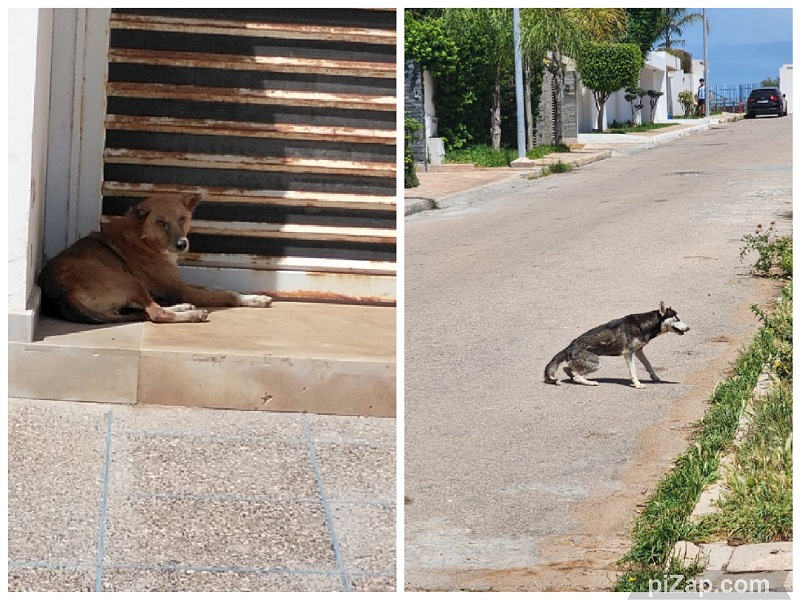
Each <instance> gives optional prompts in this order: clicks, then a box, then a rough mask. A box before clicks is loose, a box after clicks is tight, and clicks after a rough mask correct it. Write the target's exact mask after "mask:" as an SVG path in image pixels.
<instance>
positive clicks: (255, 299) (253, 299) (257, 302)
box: [239, 294, 272, 308]
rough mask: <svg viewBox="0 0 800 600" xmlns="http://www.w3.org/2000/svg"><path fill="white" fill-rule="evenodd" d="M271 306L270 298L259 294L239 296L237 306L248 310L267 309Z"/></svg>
mask: <svg viewBox="0 0 800 600" xmlns="http://www.w3.org/2000/svg"><path fill="white" fill-rule="evenodd" d="M271 304H272V298H270V297H269V296H262V295H260V294H239V306H247V307H250V308H267V307H268V306H270V305H271Z"/></svg>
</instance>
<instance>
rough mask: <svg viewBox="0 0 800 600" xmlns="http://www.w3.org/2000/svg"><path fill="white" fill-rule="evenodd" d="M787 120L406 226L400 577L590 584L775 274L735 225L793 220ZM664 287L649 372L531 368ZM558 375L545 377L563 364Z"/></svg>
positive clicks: (499, 195) (659, 151) (512, 184)
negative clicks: (758, 261)
mask: <svg viewBox="0 0 800 600" xmlns="http://www.w3.org/2000/svg"><path fill="white" fill-rule="evenodd" d="M791 126H792V118H791V117H789V118H780V119H779V118H759V119H756V120H748V121H739V122H735V123H729V124H725V125H719V126H714V127H712V128H711V129H710V130H709V131H706V132H703V133H699V134H695V135H692V136H688V137H685V138H681V139H678V140H675V141H672V142H669V143H666V144H662V145H660V146H658V147H656V148H654V149H651V150H646V151H640V152H635V151H633V152H629V153H628V155H625V156H616V157H615V158H612V159H610V160H605V161H602V162H599V163H595V164H592V165H588V166H585V167H582V168H580V169H579V170H577V171H575V172H571V173H567V174H561V175H553V176H549V177H546V178H542V179H537V180H526V179H523V178H519V179H514V180H511V181H508V182H503V183H500V184H496V185H494V186H492V187H489V188H483V189H480V190H476V191H474V192H472V193H469V194H465V195H460V196H459V198H458V201H457V202H445V203H443V204H444V205H445V206H446V208H444V209H442V210H435V211H429V212H425V213H420V214H417V215H414V216H411V217H409V218H407V219H406V221H405V273H406V276H405V306H406V308H405V328H406V339H405V362H406V373H405V486H406V487H405V494H406V506H405V536H406V551H405V571H406V572H405V582H406V589H425V590H438V589H441V590H456V589H475V590H479V589H498V590H500V589H526V590H567V589H574V590H600V589H608V588H610V587H612V586H613V583H614V580H615V574H614V573H613V570H614V566H613V563H614V561H616V560H617V559H618V558H620V557H621V556H622V554H623V553H624V552H625V551H626V549H627V544H628V537H627V531H628V528H629V527H630V525H631V523H632V520H633V518H634V516H635V514H636V509H637V504H641V503H642V502H643V501H644V500H645V499H646V498H647V496H648V494H649V493H650V492H651V491H652V489H653V488H654V487H655V485H656V484H657V483H658V481H659V480H660V478H661V477H662V476H663V474H664V473H665V472H666V471H667V470H668V468H669V465H670V463H671V461H672V460H673V459H674V458H675V457H676V456H677V455H678V454H679V453H680V452H682V450H683V449H684V448H685V446H686V444H687V443H688V442H687V439H688V435H689V430H690V424H691V423H692V422H694V421H696V420H697V419H699V418H700V417H701V416H702V414H703V412H704V408H705V402H706V400H707V398H708V395H709V393H710V392H711V390H712V389H713V387H714V385H715V384H716V383H717V382H719V381H721V380H722V379H724V377H725V375H726V371H728V369H729V366H730V362H731V361H732V360H733V359H734V358H735V356H736V354H737V352H738V350H739V349H740V348H741V347H742V345H743V344H745V343H747V341H748V340H749V338H750V336H751V334H752V333H753V332H754V331H755V329H756V327H757V324H758V323H757V320H756V318H755V317H754V315H752V313H751V312H750V310H749V305H750V303H751V302H754V301H757V302H760V303H764V302H767V301H768V299H769V297H771V296H772V295H774V294H775V288H774V286H771V285H769V284H767V283H765V282H764V281H759V280H756V279H754V278H752V277H750V276H748V275H747V265H746V264H743V263H741V262H740V261H739V250H740V248H741V246H742V243H741V238H742V236H743V235H745V234H747V233H751V232H753V231H754V229H755V226H756V225H757V224H758V223H761V224H764V225H765V226H766V225H768V224H769V222H770V221H773V220H775V221H777V226H778V228H779V231H780V232H783V233H786V232H788V231H790V229H791V210H792V203H791V194H792V188H791V186H792V156H791V150H792V144H791ZM661 300H663V301H664V302H666V303H667V305H669V306H672V307H673V308H675V309H676V310H677V311H678V313H679V314H680V316H681V317H682V319H683V320H684V321H685V322H686V323H687V324H689V325H690V326H691V328H692V329H691V331H690V332H689V333H688V334H686V335H684V336H676V335H668V336H662V337H659V338H658V339H656V340H654V341H653V342H652V343H651V344H650V345H649V346H648V348H647V350H646V352H647V355H648V357H649V359H650V362H651V363H652V364H653V366H654V367H655V369H656V371H657V372H658V374H659V376H660V377H661V379H662V380H663V383H653V382H651V381H650V378H649V376H648V375H647V373H646V371H645V370H644V368H643V367H642V366H641V365H640V364H637V372H638V374H639V378H640V379H641V381H642V382H643V383H644V384H645V385H646V387H645V388H644V389H641V390H637V389H634V388H633V387H631V386H630V383H629V379H628V374H627V368H626V366H625V362H624V360H623V359H622V358H614V357H611V358H607V359H605V360H604V361H603V366H602V367H601V369H600V371H598V372H597V373H596V374H595V376H594V378H595V379H597V380H598V381H599V382H600V385H599V386H597V387H585V386H578V385H573V384H570V383H564V384H563V385H562V386H561V387H555V386H551V385H546V384H544V383H543V382H542V373H543V369H544V366H545V364H546V363H547V362H548V361H549V360H550V358H551V357H552V356H553V355H554V354H555V353H556V352H558V351H559V350H561V349H562V348H564V347H565V346H566V345H567V344H568V343H569V341H570V340H572V339H573V338H574V337H576V336H577V335H578V334H580V333H582V332H584V331H586V330H587V329H589V328H591V327H593V326H595V325H599V324H601V323H605V322H606V321H609V320H611V319H613V318H616V317H621V316H623V315H625V314H629V313H634V312H644V311H648V310H653V309H655V308H657V307H658V304H659V301H661ZM560 375H561V376H562V377H563V373H561V372H560Z"/></svg>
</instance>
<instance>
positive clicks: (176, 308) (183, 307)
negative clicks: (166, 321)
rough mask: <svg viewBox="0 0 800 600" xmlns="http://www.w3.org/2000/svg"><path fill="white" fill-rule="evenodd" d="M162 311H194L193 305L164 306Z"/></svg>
mask: <svg viewBox="0 0 800 600" xmlns="http://www.w3.org/2000/svg"><path fill="white" fill-rule="evenodd" d="M164 310H168V311H169V312H173V313H179V312H186V311H188V310H194V304H175V305H174V306H165V307H164Z"/></svg>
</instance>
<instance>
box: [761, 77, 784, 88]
mask: <svg viewBox="0 0 800 600" xmlns="http://www.w3.org/2000/svg"><path fill="white" fill-rule="evenodd" d="M761 87H781V80H780V79H777V78H776V79H772V78H771V77H767V78H766V79H764V80H762V81H761Z"/></svg>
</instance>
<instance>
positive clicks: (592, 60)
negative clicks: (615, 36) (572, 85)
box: [578, 43, 644, 131]
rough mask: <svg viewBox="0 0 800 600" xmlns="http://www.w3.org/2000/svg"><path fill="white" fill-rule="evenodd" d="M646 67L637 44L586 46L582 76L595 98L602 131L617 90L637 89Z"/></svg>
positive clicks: (599, 129) (579, 67)
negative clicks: (604, 117)
mask: <svg viewBox="0 0 800 600" xmlns="http://www.w3.org/2000/svg"><path fill="white" fill-rule="evenodd" d="M643 66H644V58H643V57H642V52H641V51H640V50H639V47H638V46H637V45H636V44H609V43H589V44H586V46H585V47H584V49H583V52H582V53H581V55H580V58H579V59H578V72H579V73H580V75H581V81H582V82H583V84H584V85H585V86H586V87H587V88H589V89H590V90H592V94H593V95H594V103H595V106H596V107H597V130H598V131H603V114H604V109H605V104H606V101H607V100H608V99H609V97H610V96H611V94H613V93H614V92H616V91H617V90H620V89H622V88H625V87H628V88H633V87H635V86H636V84H637V83H638V81H639V72H640V71H641V70H642V67H643Z"/></svg>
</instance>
